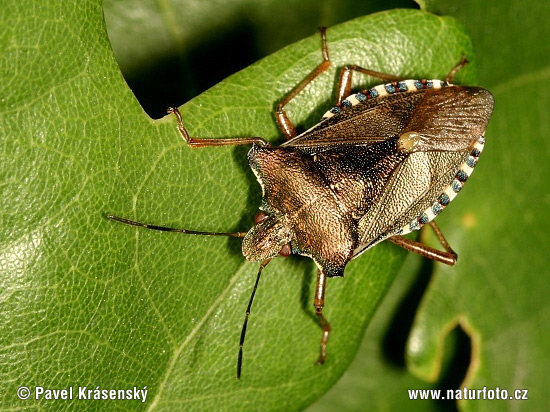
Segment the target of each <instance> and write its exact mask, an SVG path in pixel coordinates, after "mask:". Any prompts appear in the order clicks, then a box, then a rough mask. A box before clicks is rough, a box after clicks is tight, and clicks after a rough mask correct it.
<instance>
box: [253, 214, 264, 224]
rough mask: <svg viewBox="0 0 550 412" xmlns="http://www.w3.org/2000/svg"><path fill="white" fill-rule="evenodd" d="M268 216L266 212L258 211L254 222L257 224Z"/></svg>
mask: <svg viewBox="0 0 550 412" xmlns="http://www.w3.org/2000/svg"><path fill="white" fill-rule="evenodd" d="M266 218H267V215H266V214H265V213H264V212H258V213H256V216H254V223H255V224H256V225H257V224H258V223H260V222H263V221H264V220H265V219H266Z"/></svg>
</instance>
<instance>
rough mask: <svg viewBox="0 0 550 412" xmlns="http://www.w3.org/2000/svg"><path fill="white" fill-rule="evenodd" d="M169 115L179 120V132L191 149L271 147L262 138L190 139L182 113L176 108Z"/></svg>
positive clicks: (169, 111)
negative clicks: (255, 145)
mask: <svg viewBox="0 0 550 412" xmlns="http://www.w3.org/2000/svg"><path fill="white" fill-rule="evenodd" d="M168 113H172V114H173V115H175V116H176V119H177V120H178V131H179V132H180V134H181V137H182V138H183V140H185V142H186V143H187V144H188V145H189V146H191V147H205V146H238V145H247V144H253V143H256V144H258V145H260V146H269V143H268V142H266V141H265V140H264V139H262V138H261V137H234V138H226V139H204V138H197V137H190V136H189V133H187V129H186V128H185V125H184V124H183V118H182V117H181V113H180V111H179V110H178V109H177V108H175V107H169V108H168Z"/></svg>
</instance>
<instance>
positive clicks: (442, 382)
mask: <svg viewBox="0 0 550 412" xmlns="http://www.w3.org/2000/svg"><path fill="white" fill-rule="evenodd" d="M471 356H472V342H471V341H470V337H469V336H468V335H467V334H466V332H464V330H463V329H462V328H461V327H460V326H457V327H456V328H454V329H453V330H452V331H451V332H450V333H449V334H448V335H447V337H446V338H445V354H444V359H443V362H442V365H441V374H440V378H439V381H438V383H437V386H436V389H440V390H441V395H442V396H445V397H447V390H449V389H451V390H453V392H454V391H455V390H456V389H458V388H459V387H460V384H461V383H462V382H463V381H464V378H465V377H466V373H467V372H468V368H469V367H470V361H471ZM437 406H438V408H439V409H440V410H441V411H445V412H451V411H452V412H455V411H456V412H458V406H457V402H456V400H438V401H437Z"/></svg>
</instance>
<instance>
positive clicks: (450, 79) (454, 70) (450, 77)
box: [445, 55, 469, 83]
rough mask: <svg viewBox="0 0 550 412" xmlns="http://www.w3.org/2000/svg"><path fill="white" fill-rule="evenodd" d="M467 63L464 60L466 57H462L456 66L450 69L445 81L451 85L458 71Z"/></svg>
mask: <svg viewBox="0 0 550 412" xmlns="http://www.w3.org/2000/svg"><path fill="white" fill-rule="evenodd" d="M468 63H469V62H468V60H467V59H466V56H464V55H462V58H461V59H460V61H459V62H458V63H457V64H456V66H455V67H453V68H452V69H451V71H450V72H449V74H448V75H447V76H445V81H446V82H449V83H452V82H453V79H454V78H455V75H456V74H457V73H458V71H459V70H460V69H462V68H463V67H464V66H466V65H467V64H468Z"/></svg>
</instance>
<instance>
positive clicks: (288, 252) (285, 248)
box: [279, 243, 292, 257]
mask: <svg viewBox="0 0 550 412" xmlns="http://www.w3.org/2000/svg"><path fill="white" fill-rule="evenodd" d="M291 254H292V249H291V248H290V243H286V244H284V245H283V247H282V248H281V250H280V251H279V255H281V256H282V257H287V256H290V255H291Z"/></svg>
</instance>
